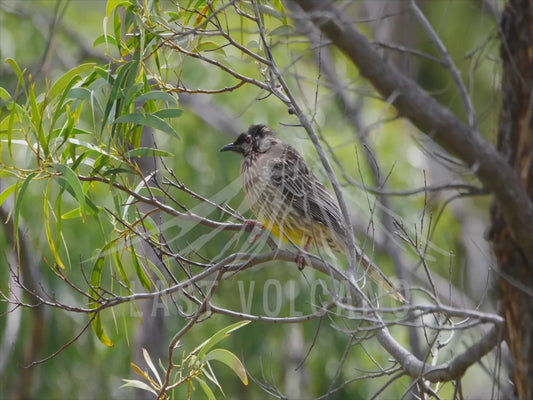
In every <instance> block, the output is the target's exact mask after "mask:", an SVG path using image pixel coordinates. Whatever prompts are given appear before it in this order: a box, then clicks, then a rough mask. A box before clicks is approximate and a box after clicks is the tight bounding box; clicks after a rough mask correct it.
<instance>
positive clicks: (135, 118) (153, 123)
mask: <svg viewBox="0 0 533 400" xmlns="http://www.w3.org/2000/svg"><path fill="white" fill-rule="evenodd" d="M114 123H115V124H123V123H130V124H137V125H143V126H149V127H150V128H153V129H157V130H159V131H162V132H165V133H167V134H169V135H171V136H174V137H175V138H176V139H179V138H180V137H179V136H178V133H177V132H176V131H175V130H174V128H173V127H172V126H170V125H169V124H168V123H167V122H166V121H164V120H162V119H161V118H159V117H156V116H155V115H152V114H140V113H134V114H128V115H123V116H122V117H119V118H117V119H116V120H115V122H114Z"/></svg>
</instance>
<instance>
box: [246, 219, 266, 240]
mask: <svg viewBox="0 0 533 400" xmlns="http://www.w3.org/2000/svg"><path fill="white" fill-rule="evenodd" d="M244 225H245V226H251V227H252V231H253V230H254V228H255V227H259V228H261V230H262V231H264V230H265V229H266V228H265V226H264V225H263V224H262V223H261V222H259V221H256V220H255V219H247V220H246V221H244ZM259 236H261V233H256V234H255V235H254V237H253V238H252V240H250V244H255V242H257V239H259Z"/></svg>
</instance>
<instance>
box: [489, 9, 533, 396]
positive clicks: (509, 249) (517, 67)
mask: <svg viewBox="0 0 533 400" xmlns="http://www.w3.org/2000/svg"><path fill="white" fill-rule="evenodd" d="M501 34H502V45H501V56H502V61H503V81H502V95H503V99H502V111H501V116H500V125H499V132H498V150H499V151H500V153H501V154H502V155H503V156H504V157H505V159H506V160H507V162H508V163H509V165H510V166H512V167H513V168H514V170H515V171H516V172H517V173H518V175H519V176H520V178H521V180H522V183H523V185H524V187H525V189H526V191H527V193H528V195H529V198H530V199H531V198H533V118H532V117H533V1H531V0H510V1H509V2H508V3H507V5H506V8H505V11H504V13H503V16H502V21H501ZM492 222H493V227H492V244H493V249H494V253H495V255H496V259H497V262H498V265H499V268H500V271H501V275H500V280H499V290H500V295H501V300H502V311H503V315H504V317H505V324H506V325H505V327H506V330H505V339H506V341H507V342H508V344H509V348H510V350H511V354H512V356H513V361H514V362H513V366H514V367H513V371H512V375H513V380H514V383H515V388H516V395H517V396H518V397H519V398H520V399H532V398H533V312H532V310H533V263H532V262H531V261H528V259H527V257H526V255H525V252H526V251H527V250H526V249H524V248H522V247H521V246H519V245H518V244H517V243H516V241H515V240H514V239H513V237H512V235H511V233H510V230H509V227H508V224H507V223H506V221H505V219H504V217H503V213H502V206H501V204H500V203H498V202H496V203H495V205H494V207H493V211H492ZM530 246H532V247H533V243H530Z"/></svg>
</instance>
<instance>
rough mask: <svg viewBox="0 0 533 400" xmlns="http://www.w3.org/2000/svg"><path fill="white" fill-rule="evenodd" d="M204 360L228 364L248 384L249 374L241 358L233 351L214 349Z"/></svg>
mask: <svg viewBox="0 0 533 400" xmlns="http://www.w3.org/2000/svg"><path fill="white" fill-rule="evenodd" d="M204 360H205V361H211V360H217V361H220V362H222V363H224V364H226V365H227V366H228V367H230V368H231V369H232V370H233V372H235V375H237V376H238V377H239V379H240V380H241V381H242V383H244V384H245V385H248V375H247V374H246V369H245V368H244V365H242V363H241V360H239V359H238V358H237V356H236V355H235V354H233V353H232V352H231V351H228V350H226V349H214V350H211V351H210V352H209V353H207V354H206V356H205V358H204Z"/></svg>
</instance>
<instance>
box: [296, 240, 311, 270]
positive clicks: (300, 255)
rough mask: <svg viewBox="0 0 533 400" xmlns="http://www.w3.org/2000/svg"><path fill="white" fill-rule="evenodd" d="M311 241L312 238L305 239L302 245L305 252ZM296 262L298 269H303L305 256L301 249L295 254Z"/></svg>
mask: <svg viewBox="0 0 533 400" xmlns="http://www.w3.org/2000/svg"><path fill="white" fill-rule="evenodd" d="M312 241H313V240H312V238H308V239H307V242H306V243H305V246H304V251H305V252H307V251H309V247H311V242H312ZM296 264H297V265H298V269H299V270H300V271H301V270H303V269H304V267H305V256H304V254H303V253H302V252H301V251H299V252H298V254H297V255H296Z"/></svg>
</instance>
